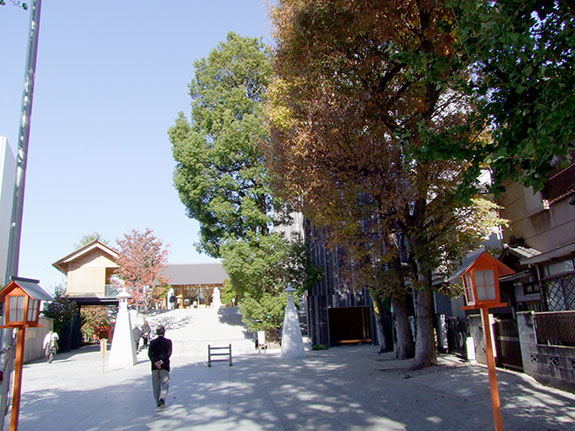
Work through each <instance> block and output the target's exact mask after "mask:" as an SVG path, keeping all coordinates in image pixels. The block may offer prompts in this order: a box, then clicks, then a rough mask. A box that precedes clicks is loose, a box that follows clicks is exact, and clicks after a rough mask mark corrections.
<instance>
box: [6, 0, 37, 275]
mask: <svg viewBox="0 0 575 431" xmlns="http://www.w3.org/2000/svg"><path fill="white" fill-rule="evenodd" d="M41 6H42V0H33V1H32V13H31V15H30V30H29V39H28V57H27V60H26V72H25V76H24V92H23V94H22V114H21V118H20V129H19V132H18V154H17V156H16V185H15V186H14V195H13V200H12V218H11V220H10V239H9V242H8V261H7V265H6V280H5V282H6V284H8V283H9V282H10V279H11V277H12V276H14V277H15V276H17V275H18V257H19V255H20V237H21V233H22V209H23V207H24V185H25V182H26V164H27V162H28V141H29V138H30V118H31V115H32V99H33V96H34V79H35V77H36V55H37V52H38V33H39V30H40V9H41Z"/></svg>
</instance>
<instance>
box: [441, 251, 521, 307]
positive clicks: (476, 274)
mask: <svg viewBox="0 0 575 431" xmlns="http://www.w3.org/2000/svg"><path fill="white" fill-rule="evenodd" d="M514 272H515V271H513V270H512V269H511V268H509V267H508V266H507V265H505V264H504V263H501V262H499V261H498V260H497V259H495V258H494V257H493V256H491V255H490V254H489V253H487V252H486V251H484V250H479V251H478V252H475V253H472V254H471V255H469V257H468V258H467V259H466V260H465V261H464V262H463V264H462V265H461V266H460V267H459V269H458V270H457V271H456V272H455V274H453V275H452V276H451V277H450V278H449V281H453V280H456V279H458V278H460V277H461V278H463V286H464V294H465V302H466V304H467V306H465V307H463V309H465V310H471V309H478V308H495V307H505V306H506V305H507V304H505V303H502V302H501V293H500V290H499V277H500V276H503V275H510V274H513V273H514Z"/></svg>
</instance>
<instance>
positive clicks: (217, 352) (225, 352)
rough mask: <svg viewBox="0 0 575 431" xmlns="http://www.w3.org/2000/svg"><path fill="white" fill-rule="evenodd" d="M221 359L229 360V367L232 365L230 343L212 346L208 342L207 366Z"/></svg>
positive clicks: (221, 360)
mask: <svg viewBox="0 0 575 431" xmlns="http://www.w3.org/2000/svg"><path fill="white" fill-rule="evenodd" d="M212 356H215V357H216V359H212ZM223 361H229V362H230V367H231V366H232V365H234V364H233V363H232V345H231V344H229V345H227V346H220V347H216V346H214V347H212V346H211V345H210V344H208V367H211V366H212V362H223Z"/></svg>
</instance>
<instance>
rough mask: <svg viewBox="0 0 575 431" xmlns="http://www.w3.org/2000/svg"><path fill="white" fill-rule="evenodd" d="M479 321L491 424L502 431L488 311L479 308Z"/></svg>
mask: <svg viewBox="0 0 575 431" xmlns="http://www.w3.org/2000/svg"><path fill="white" fill-rule="evenodd" d="M481 320H482V321H483V332H484V334H485V350H486V354H487V370H488V374H489V388H490V390H491V407H492V409H493V423H494V425H495V431H503V418H502V417H501V401H500V399H499V388H498V387H497V375H496V374H495V359H494V358H493V344H492V343H491V325H490V324H489V310H488V309H487V308H485V307H482V308H481Z"/></svg>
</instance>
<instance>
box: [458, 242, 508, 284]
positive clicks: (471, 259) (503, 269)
mask: <svg viewBox="0 0 575 431" xmlns="http://www.w3.org/2000/svg"><path fill="white" fill-rule="evenodd" d="M483 265H494V266H497V269H498V271H499V276H504V275H510V274H513V273H515V271H513V270H512V269H511V268H509V267H508V266H507V265H505V264H504V263H503V262H500V261H498V260H497V259H495V258H494V257H493V256H491V255H490V254H489V253H487V252H486V251H485V250H484V249H479V250H476V251H474V252H472V253H470V254H468V255H467V257H466V258H465V260H464V261H463V263H462V264H461V266H460V267H459V268H457V271H455V272H454V273H453V275H452V276H451V277H449V278H448V279H447V282H448V283H451V282H452V281H455V280H457V279H458V278H460V277H461V276H463V274H465V273H466V272H467V271H468V270H469V269H470V268H471V267H472V266H483Z"/></svg>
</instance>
